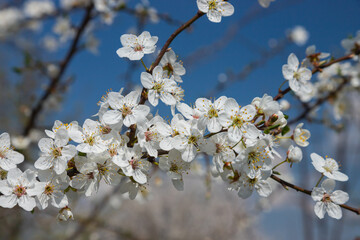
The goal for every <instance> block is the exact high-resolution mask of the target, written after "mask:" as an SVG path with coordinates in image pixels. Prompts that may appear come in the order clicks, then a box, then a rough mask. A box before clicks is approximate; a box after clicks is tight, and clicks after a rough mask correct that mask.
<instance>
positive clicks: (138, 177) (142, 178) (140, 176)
mask: <svg viewBox="0 0 360 240" xmlns="http://www.w3.org/2000/svg"><path fill="white" fill-rule="evenodd" d="M133 178H134V180H135V181H137V182H138V183H140V184H145V183H146V181H147V178H146V175H145V174H144V173H143V172H142V171H141V170H140V169H136V170H135V172H134V175H133Z"/></svg>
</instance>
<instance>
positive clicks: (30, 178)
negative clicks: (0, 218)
mask: <svg viewBox="0 0 360 240" xmlns="http://www.w3.org/2000/svg"><path fill="white" fill-rule="evenodd" d="M35 178H36V173H35V172H34V171H32V170H30V169H28V170H26V171H25V172H22V171H21V170H20V169H18V168H12V169H10V170H9V172H8V174H7V179H6V180H1V181H0V192H1V193H2V194H3V195H2V196H0V206H1V207H4V208H13V207H14V206H15V205H16V204H18V205H19V206H20V207H21V208H23V209H24V210H26V211H31V210H33V209H34V207H35V206H36V202H35V198H34V197H35V196H37V195H39V194H41V193H42V191H43V187H44V186H45V183H39V182H38V181H36V179H35Z"/></svg>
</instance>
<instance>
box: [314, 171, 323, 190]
mask: <svg viewBox="0 0 360 240" xmlns="http://www.w3.org/2000/svg"><path fill="white" fill-rule="evenodd" d="M323 177H324V174H321V177H320V178H319V180H318V181H317V183H316V185H315V187H317V186H319V184H320V182H321V180H322V179H323Z"/></svg>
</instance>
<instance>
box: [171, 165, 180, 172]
mask: <svg viewBox="0 0 360 240" xmlns="http://www.w3.org/2000/svg"><path fill="white" fill-rule="evenodd" d="M170 171H171V172H178V171H179V167H178V165H176V164H175V163H172V164H171V166H170Z"/></svg>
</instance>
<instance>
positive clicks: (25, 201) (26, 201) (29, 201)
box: [18, 195, 36, 211]
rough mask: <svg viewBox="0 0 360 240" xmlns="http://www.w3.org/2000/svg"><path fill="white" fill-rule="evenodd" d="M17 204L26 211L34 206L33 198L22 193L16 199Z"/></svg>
mask: <svg viewBox="0 0 360 240" xmlns="http://www.w3.org/2000/svg"><path fill="white" fill-rule="evenodd" d="M18 204H19V206H20V207H22V208H23V209H24V210H26V211H31V210H33V209H34V207H36V202H35V198H32V197H29V196H28V195H23V196H21V197H20V198H19V199H18Z"/></svg>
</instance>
